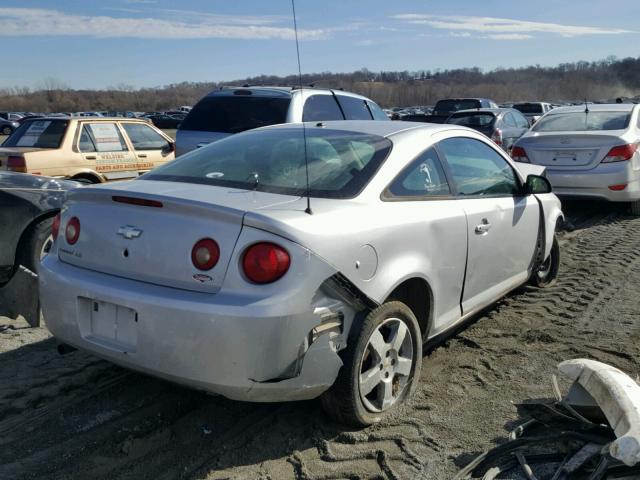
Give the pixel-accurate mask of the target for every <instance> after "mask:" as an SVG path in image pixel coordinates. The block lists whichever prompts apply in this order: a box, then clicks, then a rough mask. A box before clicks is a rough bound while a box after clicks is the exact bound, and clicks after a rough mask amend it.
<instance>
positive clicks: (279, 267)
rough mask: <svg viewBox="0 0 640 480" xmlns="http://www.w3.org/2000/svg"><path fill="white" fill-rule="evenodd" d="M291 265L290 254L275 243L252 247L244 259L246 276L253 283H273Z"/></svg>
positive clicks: (246, 252) (257, 244) (263, 243)
mask: <svg viewBox="0 0 640 480" xmlns="http://www.w3.org/2000/svg"><path fill="white" fill-rule="evenodd" d="M290 265H291V258H290V257H289V253H288V252H287V251H286V250H285V249H284V248H282V247H280V246H279V245H276V244H275V243H268V242H262V243H256V244H253V245H251V246H250V247H249V248H248V249H247V250H246V251H245V252H244V256H243V258H242V268H243V269H244V274H245V275H246V276H247V278H248V279H249V280H251V281H252V282H253V283H260V284H264V283H271V282H275V281H276V280H278V279H279V278H281V277H282V276H283V275H284V274H285V273H287V270H289V266H290Z"/></svg>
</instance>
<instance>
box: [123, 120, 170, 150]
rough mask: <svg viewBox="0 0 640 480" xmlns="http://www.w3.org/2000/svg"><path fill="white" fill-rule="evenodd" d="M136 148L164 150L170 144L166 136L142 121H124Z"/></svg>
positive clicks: (126, 130)
mask: <svg viewBox="0 0 640 480" xmlns="http://www.w3.org/2000/svg"><path fill="white" fill-rule="evenodd" d="M122 127H123V128H124V131H125V132H127V135H128V136H129V140H131V143H132V145H133V148H134V149H135V150H162V149H163V148H166V147H168V146H169V142H168V141H167V139H166V138H164V137H163V136H162V135H160V134H159V133H158V132H156V131H155V130H154V129H153V128H151V127H150V126H148V125H143V124H142V123H122Z"/></svg>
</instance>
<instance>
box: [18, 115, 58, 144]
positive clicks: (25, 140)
mask: <svg viewBox="0 0 640 480" xmlns="http://www.w3.org/2000/svg"><path fill="white" fill-rule="evenodd" d="M49 125H51V121H36V122H31V125H29V128H28V129H27V131H26V132H24V133H23V134H22V137H20V140H18V142H17V143H16V146H17V147H32V146H33V145H35V144H36V143H37V142H38V138H40V135H42V134H43V133H44V131H45V130H46V129H47V127H48V126H49Z"/></svg>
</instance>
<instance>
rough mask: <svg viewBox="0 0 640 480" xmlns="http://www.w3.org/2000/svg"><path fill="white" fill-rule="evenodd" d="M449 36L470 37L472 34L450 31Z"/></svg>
mask: <svg viewBox="0 0 640 480" xmlns="http://www.w3.org/2000/svg"><path fill="white" fill-rule="evenodd" d="M449 36H451V37H462V38H466V37H470V36H471V34H470V33H469V32H449Z"/></svg>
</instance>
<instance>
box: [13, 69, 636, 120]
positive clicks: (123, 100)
mask: <svg viewBox="0 0 640 480" xmlns="http://www.w3.org/2000/svg"><path fill="white" fill-rule="evenodd" d="M298 82H299V80H298V76H297V75H289V76H286V77H278V76H272V75H261V76H259V77H252V78H246V79H241V80H235V81H232V82H221V83H214V82H211V83H193V82H182V83H178V84H171V85H167V86H163V87H155V88H143V89H133V88H131V87H127V86H118V87H114V88H111V89H106V90H72V89H69V88H66V87H65V86H64V85H62V84H60V82H57V81H55V80H54V79H47V80H45V81H44V83H43V86H42V88H40V89H38V90H34V91H31V90H29V89H27V88H12V89H4V90H0V110H9V111H32V112H64V111H73V112H75V111H85V110H132V111H160V110H167V109H171V108H175V107H177V106H179V105H193V104H194V103H195V102H196V101H197V100H198V99H200V98H201V97H202V96H203V95H204V94H205V93H207V92H209V91H211V90H213V89H215V88H218V87H220V86H222V85H243V84H251V85H297V84H298ZM302 82H303V84H304V85H309V84H314V85H315V86H318V87H320V86H322V87H333V88H344V89H345V90H350V91H354V92H357V93H361V94H363V95H366V96H368V97H370V98H372V99H373V100H375V101H377V102H378V103H379V104H380V105H381V106H383V107H391V106H408V105H432V104H434V103H435V102H436V101H437V100H438V99H440V98H445V97H488V98H492V99H494V100H496V101H498V102H508V101H514V102H516V101H533V100H546V101H581V100H584V99H587V100H589V101H598V100H613V99H615V98H616V97H626V98H636V99H638V100H640V57H638V58H624V59H617V58H615V57H608V58H606V59H604V60H600V61H596V62H576V63H563V64H560V65H558V66H556V67H541V66H539V65H535V66H529V67H524V68H498V69H495V70H491V71H488V72H484V71H482V70H481V69H480V68H478V67H474V68H461V69H455V70H428V69H426V70H420V71H416V72H409V71H403V72H372V71H369V70H367V69H366V68H363V69H361V70H358V71H355V72H351V73H331V72H322V73H311V74H305V75H303V76H302Z"/></svg>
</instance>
